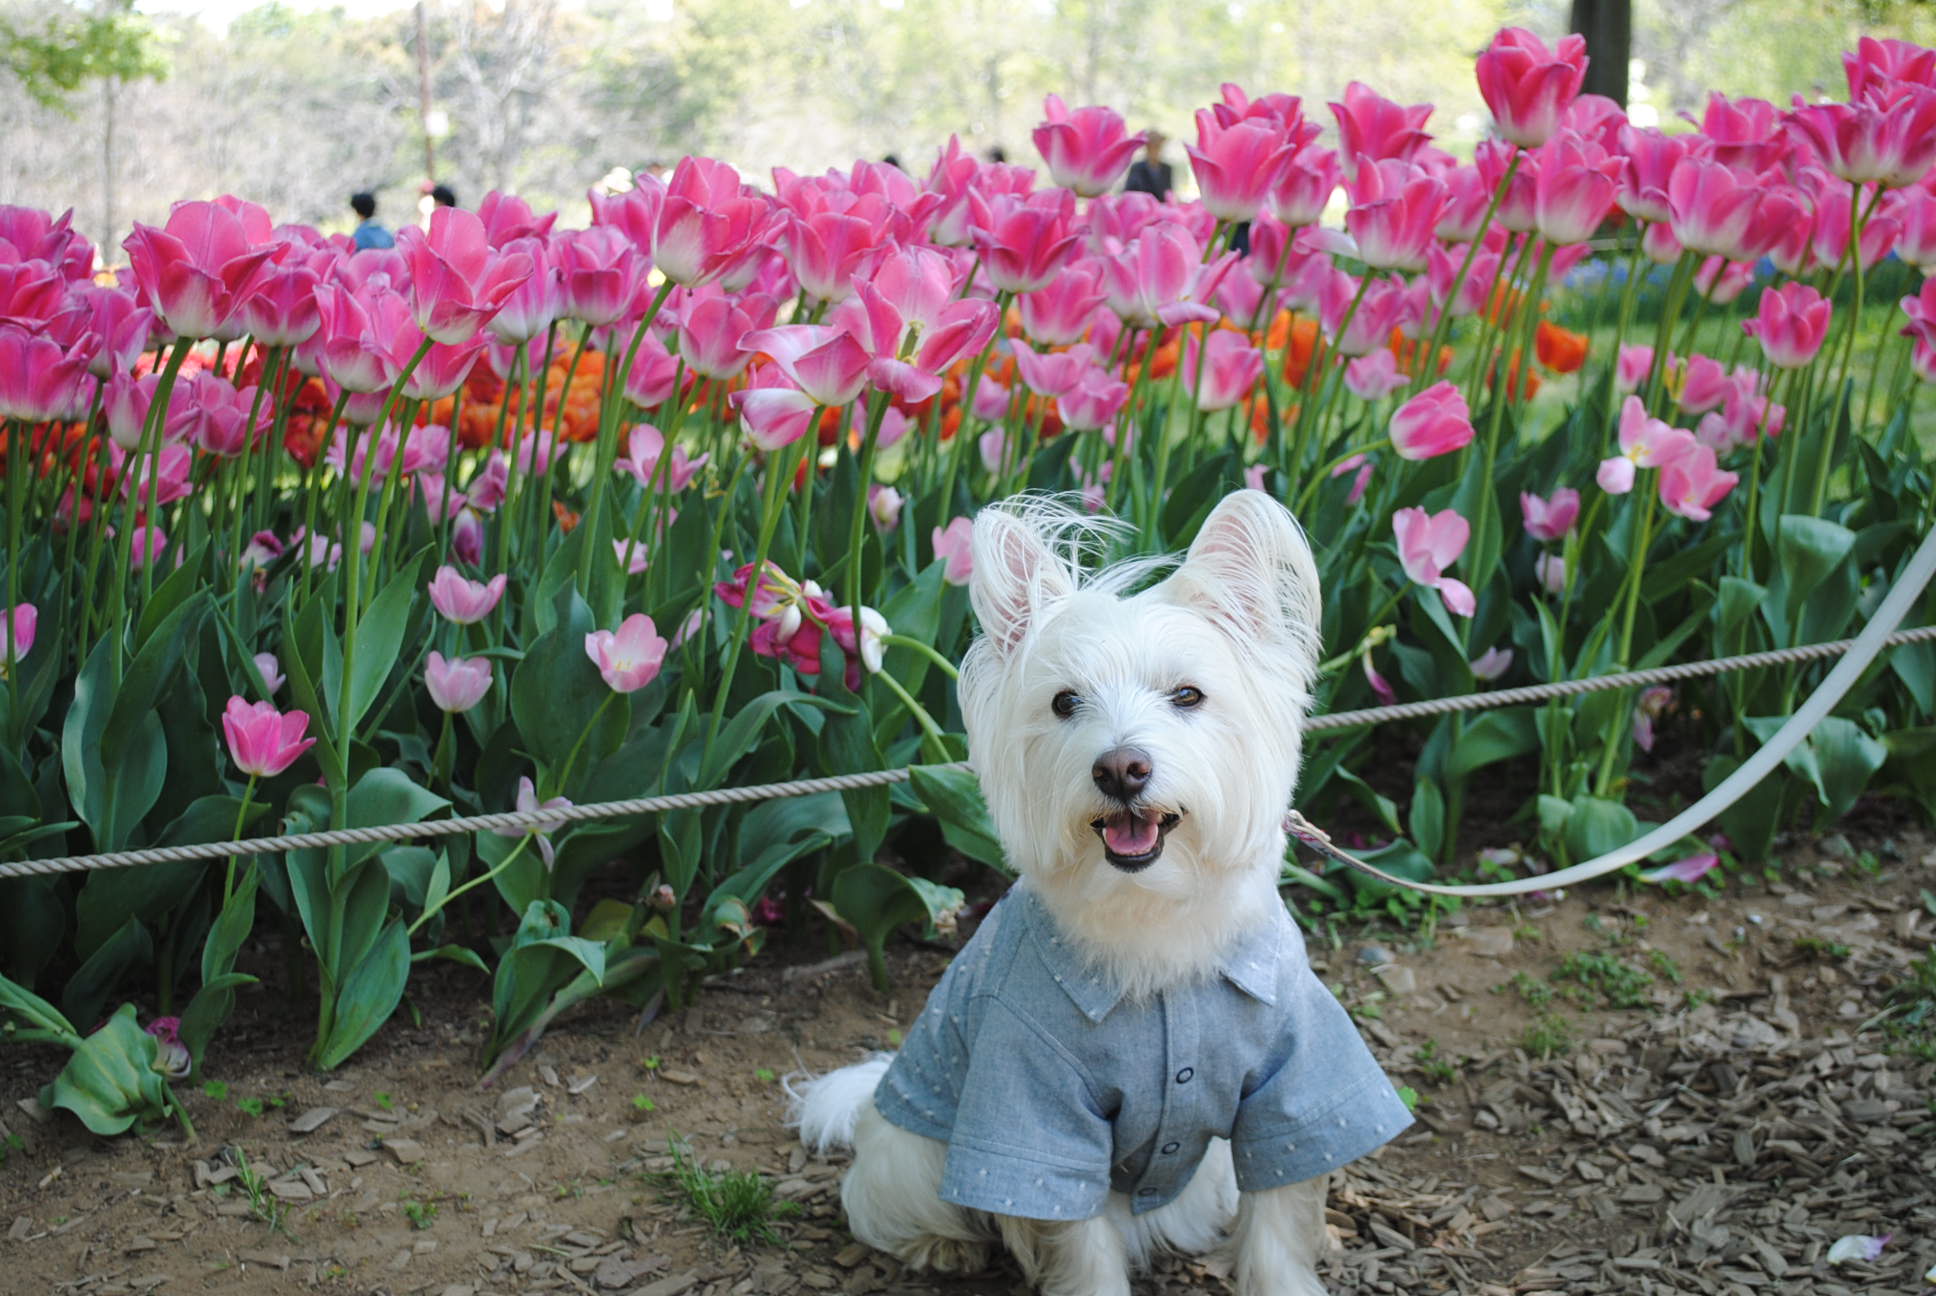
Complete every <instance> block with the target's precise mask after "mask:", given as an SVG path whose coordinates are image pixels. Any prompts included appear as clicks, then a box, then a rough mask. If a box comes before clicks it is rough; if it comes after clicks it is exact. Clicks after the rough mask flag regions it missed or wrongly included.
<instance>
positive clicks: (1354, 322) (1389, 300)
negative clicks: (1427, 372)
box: [1318, 270, 1407, 356]
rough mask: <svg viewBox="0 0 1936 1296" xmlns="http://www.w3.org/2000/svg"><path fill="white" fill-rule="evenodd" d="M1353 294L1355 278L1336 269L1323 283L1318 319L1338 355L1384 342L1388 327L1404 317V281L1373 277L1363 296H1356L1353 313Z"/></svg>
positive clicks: (1367, 350) (1364, 351) (1365, 350)
mask: <svg viewBox="0 0 1936 1296" xmlns="http://www.w3.org/2000/svg"><path fill="white" fill-rule="evenodd" d="M1356 298H1358V283H1357V281H1356V280H1354V279H1353V278H1352V277H1351V276H1350V275H1348V274H1346V273H1345V272H1344V271H1342V270H1339V271H1337V272H1335V273H1334V274H1333V275H1332V276H1331V279H1330V282H1329V283H1328V284H1326V286H1325V289H1324V298H1323V301H1322V302H1321V303H1320V304H1319V309H1318V322H1319V323H1320V324H1322V325H1323V326H1324V333H1325V336H1326V337H1327V338H1329V339H1330V340H1331V345H1332V347H1333V349H1335V350H1336V351H1337V353H1338V354H1339V355H1344V356H1361V355H1368V354H1370V353H1371V352H1372V351H1373V350H1375V349H1377V348H1378V347H1382V346H1384V345H1385V344H1386V343H1387V341H1389V340H1390V338H1391V331H1392V330H1393V329H1395V328H1397V327H1399V326H1400V324H1402V323H1404V322H1405V319H1406V313H1407V303H1406V298H1405V285H1404V284H1403V283H1401V282H1399V281H1398V280H1396V279H1379V280H1374V281H1373V282H1372V285H1371V287H1369V288H1367V289H1366V290H1365V293H1364V296H1363V298H1362V299H1358V309H1357V312H1356V313H1355V314H1353V313H1352V312H1351V303H1352V301H1353V299H1356ZM1340 330H1342V331H1340Z"/></svg>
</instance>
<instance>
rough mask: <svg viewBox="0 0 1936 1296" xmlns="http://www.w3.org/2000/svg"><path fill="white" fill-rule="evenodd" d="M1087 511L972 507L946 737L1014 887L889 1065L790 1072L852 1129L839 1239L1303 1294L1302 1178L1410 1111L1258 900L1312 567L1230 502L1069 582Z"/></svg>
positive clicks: (1318, 1236)
mask: <svg viewBox="0 0 1936 1296" xmlns="http://www.w3.org/2000/svg"><path fill="white" fill-rule="evenodd" d="M1098 534H1099V524H1097V523H1096V522H1094V521H1092V520H1089V519H1086V518H1083V517H1080V516H1078V515H1076V514H1074V513H1072V512H1070V511H1068V510H1065V509H1063V508H1062V507H1060V506H1059V505H1057V504H1055V503H1053V502H1051V501H1047V500H1044V499H1040V498H1034V499H1030V498H1023V499H1018V500H1011V501H1008V502H1006V503H1004V504H1001V505H997V506H994V507H991V508H988V509H984V510H983V511H982V512H981V513H980V514H979V515H978V516H977V517H976V519H975V530H974V575H973V576H972V578H971V586H970V593H971V595H972V598H973V603H974V608H975V614H976V617H977V618H978V620H979V621H980V623H981V630H982V634H981V637H980V638H979V639H978V640H977V641H976V642H975V644H974V646H973V647H972V648H971V649H969V652H968V657H967V660H966V662H965V663H964V665H963V668H962V674H961V684H960V690H961V705H962V711H963V714H964V715H965V716H966V718H967V726H968V740H969V746H970V750H971V753H972V758H973V760H974V764H975V768H976V770H977V772H978V773H979V775H980V778H981V783H982V787H983V789H984V790H985V792H986V795H987V798H988V805H989V809H990V811H991V813H992V815H993V817H994V821H995V824H996V827H997V829H998V830H999V832H1000V835H1001V841H1002V847H1003V850H1004V851H1005V852H1006V853H1007V856H1008V860H1009V862H1010V863H1011V864H1012V865H1013V866H1014V867H1015V868H1016V870H1017V871H1018V872H1019V873H1020V875H1021V880H1020V881H1019V882H1018V883H1017V884H1016V885H1015V886H1014V887H1013V888H1012V889H1011V890H1010V891H1009V893H1008V894H1007V895H1006V896H1005V897H1004V898H1003V899H1002V901H1001V903H1000V904H999V905H998V906H997V907H996V908H995V909H994V910H993V911H992V912H991V913H990V914H989V916H988V918H987V919H986V920H985V921H984V922H983V923H982V925H981V927H980V929H979V930H978V931H977V932H976V934H975V936H974V939H972V940H971V941H969V943H968V945H967V947H966V948H965V949H963V950H962V952H961V954H960V956H959V957H958V958H957V959H956V960H955V962H954V963H953V965H952V966H950V968H949V969H948V972H947V974H946V975H945V976H943V978H942V980H941V983H940V984H939V985H938V986H937V987H936V988H935V990H934V993H933V994H932V996H931V997H930V998H929V1000H928V1004H927V1007H926V1009H925V1010H924V1011H923V1012H922V1014H921V1016H920V1018H919V1019H918V1020H917V1021H916V1022H915V1024H914V1026H913V1027H912V1029H911V1030H910V1031H909V1033H908V1038H907V1040H906V1042H905V1043H904V1044H903V1046H902V1048H901V1051H900V1052H899V1053H898V1054H896V1055H892V1056H890V1055H887V1054H881V1055H877V1056H875V1057H873V1058H870V1059H868V1060H867V1061H865V1062H861V1063H859V1064H857V1065H854V1066H850V1067H845V1068H843V1069H841V1070H838V1071H835V1072H833V1073H832V1074H830V1075H827V1076H823V1077H821V1078H819V1079H816V1080H811V1081H809V1082H807V1083H806V1085H805V1086H804V1088H803V1089H802V1090H801V1091H800V1092H799V1094H798V1095H797V1097H798V1107H797V1110H796V1113H795V1119H796V1120H797V1122H798V1124H799V1126H800V1133H801V1137H802V1139H803V1141H805V1142H806V1143H807V1145H808V1146H809V1147H812V1148H814V1149H816V1150H819V1151H825V1150H827V1149H828V1148H831V1147H835V1146H843V1145H848V1144H851V1145H852V1147H853V1150H854V1163H853V1166H852V1167H851V1168H850V1169H849V1170H848V1171H847V1174H846V1177H845V1179H844V1180H843V1181H842V1184H841V1201H842V1204H843V1205H844V1206H845V1208H846V1211H847V1218H848V1223H849V1225H850V1226H851V1227H852V1229H853V1232H854V1236H855V1237H857V1238H859V1239H860V1240H861V1241H863V1242H866V1243H868V1244H869V1245H871V1246H874V1247H877V1248H879V1249H880V1250H882V1251H885V1252H888V1253H889V1254H891V1255H894V1256H896V1257H898V1258H900V1259H901V1260H903V1261H904V1262H906V1263H908V1264H910V1265H913V1266H916V1267H921V1268H928V1269H933V1270H937V1271H942V1272H964V1271H972V1270H974V1269H977V1268H979V1267H981V1265H982V1264H983V1263H984V1261H985V1260H986V1259H987V1252H988V1247H989V1246H990V1245H991V1244H992V1243H994V1242H996V1241H1000V1242H1001V1243H1003V1244H1004V1245H1006V1246H1007V1247H1008V1248H1009V1250H1011V1251H1012V1252H1013V1253H1014V1254H1015V1256H1016V1258H1017V1259H1018V1261H1019V1262H1020V1264H1021V1266H1022V1268H1023V1270H1024V1272H1025V1273H1026V1274H1027V1275H1028V1277H1029V1279H1030V1281H1032V1282H1034V1283H1036V1284H1037V1285H1039V1287H1040V1288H1041V1290H1042V1291H1043V1292H1045V1293H1049V1294H1050V1296H1065V1294H1066V1296H1077V1294H1080V1296H1090V1294H1092V1293H1105V1294H1109V1296H1115V1294H1119V1293H1120V1294H1124V1296H1126V1294H1127V1293H1128V1292H1129V1289H1130V1288H1129V1281H1130V1275H1131V1273H1132V1272H1133V1271H1134V1270H1135V1269H1136V1268H1138V1267H1139V1266H1141V1265H1142V1264H1143V1263H1144V1262H1145V1261H1146V1260H1147V1259H1148V1257H1149V1256H1150V1254H1151V1253H1152V1252H1154V1251H1156V1250H1159V1249H1168V1250H1176V1251H1183V1252H1190V1253H1196V1252H1202V1251H1207V1250H1211V1249H1213V1248H1217V1247H1219V1246H1228V1247H1229V1248H1230V1249H1231V1258H1232V1260H1233V1263H1234V1268H1235V1275H1236V1282H1237V1288H1238V1290H1239V1291H1240V1292H1242V1293H1244V1294H1245V1296H1265V1294H1266V1293H1269V1294H1271V1296H1321V1293H1322V1292H1323V1290H1324V1289H1323V1287H1322V1286H1321V1285H1320V1283H1319V1281H1318V1278H1317V1273H1316V1269H1315V1264H1316V1261H1317V1258H1318V1256H1319V1254H1320V1252H1321V1251H1322V1250H1323V1249H1324V1247H1325V1245H1326V1234H1325V1229H1324V1197H1325V1184H1326V1180H1327V1177H1328V1173H1329V1172H1330V1171H1331V1170H1333V1169H1335V1168H1336V1167H1337V1166H1339V1165H1342V1164H1344V1163H1345V1162H1346V1161H1349V1160H1351V1159H1352V1158H1354V1157H1357V1156H1360V1155H1363V1154H1364V1153H1366V1152H1369V1151H1370V1150H1372V1149H1373V1148H1375V1147H1378V1146H1379V1145H1381V1144H1383V1143H1384V1142H1385V1141H1386V1140H1388V1139H1390V1138H1391V1137H1392V1136H1393V1135H1394V1134H1396V1133H1398V1131H1399V1130H1400V1129H1402V1128H1404V1127H1405V1126H1406V1125H1407V1124H1408V1123H1409V1122H1410V1120H1411V1116H1410V1113H1409V1112H1408V1111H1407V1110H1406V1108H1405V1105H1404V1103H1403V1102H1402V1101H1401V1100H1400V1099H1399V1097H1398V1095H1397V1093H1396V1092H1395V1091H1394V1090H1393V1088H1392V1086H1391V1083H1390V1082H1389V1081H1388V1080H1387V1079H1386V1078H1385V1075H1384V1073H1383V1072H1382V1071H1381V1070H1379V1068H1378V1066H1377V1064H1376V1063H1375V1062H1374V1061H1373V1059H1372V1057H1371V1055H1370V1053H1369V1052H1368V1051H1367V1050H1366V1048H1365V1046H1364V1043H1363V1042H1362V1041H1361V1040H1360V1039H1359V1038H1358V1036H1357V1034H1356V1032H1355V1031H1354V1030H1353V1028H1352V1026H1351V1023H1350V1020H1349V1018H1348V1017H1347V1016H1346V1015H1345V1012H1344V1010H1343V1009H1342V1008H1341V1007H1340V1006H1339V1005H1338V1002H1337V1000H1336V999H1334V998H1332V996H1331V995H1330V993H1329V992H1328V991H1326V990H1325V988H1324V987H1323V985H1322V984H1321V983H1320V982H1319V981H1318V980H1317V978H1316V976H1315V975H1313V973H1312V972H1311V969H1310V966H1309V964H1308V963H1307V962H1306V960H1305V956H1304V946H1303V941H1302V938H1301V937H1300V935H1299V933H1298V930H1297V927H1296V925H1295V924H1294V923H1293V922H1292V921H1291V920H1290V917H1289V916H1288V914H1287V913H1286V912H1285V908H1284V903H1283V901H1282V899H1280V897H1279V896H1278V893H1277V884H1278V878H1279V874H1280V871H1281V864H1282V861H1283V858H1284V831H1283V820H1284V813H1285V810H1286V808H1287V807H1288V806H1289V804H1290V800H1291V791H1292V787H1293V784H1294V783H1295V781H1296V777H1297V767H1298V755H1299V750H1300V741H1299V722H1300V720H1301V719H1302V717H1303V715H1304V712H1305V709H1306V707H1307V706H1308V704H1309V692H1310V686H1311V682H1312V674H1313V671H1314V669H1315V666H1316V663H1317V659H1318V630H1317V625H1318V609H1319V602H1318V587H1317V570H1316V567H1315V565H1314V564H1313V562H1312V560H1311V553H1310V549H1309V547H1308V546H1307V545H1306V544H1305V540H1304V536H1303V533H1302V532H1301V531H1300V530H1299V529H1298V526H1297V523H1296V522H1294V521H1293V520H1292V518H1291V515H1290V514H1289V513H1288V512H1286V511H1285V509H1284V508H1283V507H1282V506H1281V505H1279V504H1278V503H1277V502H1276V501H1275V500H1273V499H1271V498H1270V497H1269V496H1266V495H1264V494H1262V493H1261V492H1258V491H1239V492H1237V493H1235V494H1232V495H1230V496H1228V497H1226V498H1225V499H1224V500H1223V501H1222V502H1221V503H1220V504H1218V506H1217V507H1216V509H1215V510H1214V511H1213V512H1212V513H1211V515H1210V517H1209V519H1208V520H1207V521H1206V522H1205V523H1204V525H1203V530H1202V532H1201V533H1200V534H1199V535H1198V536H1197V539H1196V542H1195V543H1194V544H1193V545H1191V547H1190V552H1189V555H1188V557H1187V558H1186V559H1185V560H1184V561H1183V563H1182V565H1181V566H1179V567H1178V568H1177V569H1176V570H1175V572H1173V573H1172V574H1171V575H1170V576H1169V577H1168V578H1167V579H1165V580H1163V581H1161V582H1160V583H1158V584H1156V585H1154V586H1153V587H1151V588H1149V589H1146V590H1143V591H1142V592H1140V593H1137V592H1133V591H1134V589H1135V587H1136V586H1137V585H1138V584H1141V583H1145V581H1146V578H1147V577H1148V576H1149V574H1150V573H1151V571H1152V570H1153V568H1154V566H1155V565H1154V564H1151V563H1148V562H1143V563H1131V564H1123V565H1118V566H1116V567H1113V568H1110V569H1107V570H1104V571H1101V572H1097V573H1092V574H1089V575H1087V576H1085V574H1084V572H1083V571H1082V568H1081V559H1082V557H1083V550H1084V548H1085V543H1086V542H1087V541H1089V540H1092V539H1094V538H1095V536H1096V535H1098Z"/></svg>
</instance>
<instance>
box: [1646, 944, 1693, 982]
mask: <svg viewBox="0 0 1936 1296" xmlns="http://www.w3.org/2000/svg"><path fill="white" fill-rule="evenodd" d="M1647 966H1649V967H1651V968H1652V969H1653V970H1654V975H1655V976H1657V977H1659V978H1660V979H1661V980H1663V981H1665V982H1667V983H1668V984H1669V985H1679V984H1680V983H1681V982H1682V981H1684V980H1686V977H1684V976H1683V975H1682V974H1681V965H1680V964H1678V963H1676V962H1675V961H1674V956H1673V955H1672V954H1669V953H1668V952H1667V951H1666V950H1648V951H1647Z"/></svg>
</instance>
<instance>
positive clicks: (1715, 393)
mask: <svg viewBox="0 0 1936 1296" xmlns="http://www.w3.org/2000/svg"><path fill="white" fill-rule="evenodd" d="M1731 390H1732V388H1731V387H1730V386H1729V378H1728V371H1727V368H1726V366H1724V365H1723V364H1722V363H1721V362H1720V361H1719V360H1716V359H1715V358H1714V357H1712V356H1704V355H1692V356H1689V357H1688V358H1687V364H1686V366H1685V367H1684V368H1683V369H1682V371H1681V382H1680V395H1679V398H1678V399H1677V400H1676V401H1675V404H1677V405H1679V406H1680V407H1681V409H1682V410H1683V411H1685V412H1686V413H1689V414H1705V413H1707V412H1708V411H1709V410H1711V409H1715V408H1718V407H1719V406H1720V404H1721V402H1722V401H1724V400H1726V399H1727V398H1728V393H1729V392H1730V391H1731Z"/></svg>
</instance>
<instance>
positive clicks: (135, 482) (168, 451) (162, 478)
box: [121, 445, 195, 557]
mask: <svg viewBox="0 0 1936 1296" xmlns="http://www.w3.org/2000/svg"><path fill="white" fill-rule="evenodd" d="M194 457H195V455H194V452H193V451H192V450H190V449H189V448H188V447H187V446H185V445H165V446H163V447H162V448H161V453H160V454H158V455H153V456H149V455H144V456H142V457H141V458H140V459H137V460H131V461H130V463H131V465H132V466H124V467H123V468H122V472H121V488H122V490H123V491H132V492H133V493H134V497H135V498H136V499H137V500H139V501H140V502H141V505H142V507H144V508H146V507H149V506H150V505H151V504H155V505H158V504H173V503H174V502H175V501H176V500H179V499H187V498H188V497H189V496H190V495H191V494H193V493H194V490H195V484H194V482H193V481H192V480H191V479H190V477H189V472H190V469H191V468H192V466H193V460H194ZM151 480H152V485H151V484H150V482H151ZM156 534H157V535H159V534H160V533H159V532H156ZM155 552H156V553H160V552H161V550H160V549H159V548H157V549H156V550H155ZM137 557H139V555H138V554H137Z"/></svg>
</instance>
